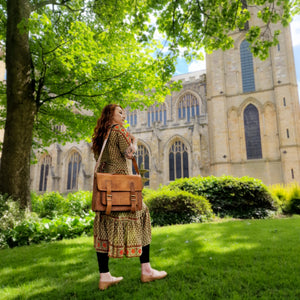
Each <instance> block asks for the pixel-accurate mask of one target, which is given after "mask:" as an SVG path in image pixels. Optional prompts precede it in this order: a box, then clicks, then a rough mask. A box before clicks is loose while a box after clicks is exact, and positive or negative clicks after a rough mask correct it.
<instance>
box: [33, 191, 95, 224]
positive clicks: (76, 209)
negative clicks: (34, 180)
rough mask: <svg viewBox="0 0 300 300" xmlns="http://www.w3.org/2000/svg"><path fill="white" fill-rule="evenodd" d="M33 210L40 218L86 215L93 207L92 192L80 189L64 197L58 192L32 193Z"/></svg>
mask: <svg viewBox="0 0 300 300" xmlns="http://www.w3.org/2000/svg"><path fill="white" fill-rule="evenodd" d="M31 202H32V211H33V212H35V213H37V214H38V216H39V217H40V218H48V219H53V218H54V217H56V216H58V215H64V214H65V215H69V216H80V217H84V216H85V215H86V214H88V213H89V210H90V209H91V207H92V193H91V192H90V191H78V192H75V193H69V194H67V195H66V197H63V196H62V195H61V194H60V193H58V192H50V193H45V194H41V195H37V194H36V193H31Z"/></svg>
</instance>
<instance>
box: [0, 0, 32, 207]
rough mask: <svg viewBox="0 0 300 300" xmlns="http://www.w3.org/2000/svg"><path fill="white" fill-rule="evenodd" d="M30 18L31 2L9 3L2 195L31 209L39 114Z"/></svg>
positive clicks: (0, 171) (0, 175) (0, 168)
mask: <svg viewBox="0 0 300 300" xmlns="http://www.w3.org/2000/svg"><path fill="white" fill-rule="evenodd" d="M29 16H30V5H29V1H28V0H7V33H6V69H7V116H6V123H5V132H4V141H3V149H2V158H1V166H0V192H1V193H3V194H4V193H7V194H8V195H10V196H12V197H13V198H14V199H15V200H17V201H20V207H21V208H23V209H24V208H25V207H29V208H30V207H31V200H30V154H31V147H32V131H33V124H34V119H35V115H36V112H37V107H36V103H35V100H34V82H33V74H32V72H33V70H32V68H31V54H30V49H29V36H28V32H27V29H26V28H23V29H20V28H18V25H19V24H20V22H21V21H22V24H24V21H25V22H27V21H28V18H29Z"/></svg>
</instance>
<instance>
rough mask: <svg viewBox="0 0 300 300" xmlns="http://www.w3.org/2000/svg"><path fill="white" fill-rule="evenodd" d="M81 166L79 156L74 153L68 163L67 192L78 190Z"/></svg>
mask: <svg viewBox="0 0 300 300" xmlns="http://www.w3.org/2000/svg"><path fill="white" fill-rule="evenodd" d="M80 166H81V156H80V154H79V153H77V152H74V153H73V154H72V155H71V157H70V159H69V163H68V181H67V190H75V189H77V188H78V173H79V170H80Z"/></svg>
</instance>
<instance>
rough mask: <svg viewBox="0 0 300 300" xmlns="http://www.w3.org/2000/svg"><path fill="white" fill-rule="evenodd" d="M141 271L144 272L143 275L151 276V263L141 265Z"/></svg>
mask: <svg viewBox="0 0 300 300" xmlns="http://www.w3.org/2000/svg"><path fill="white" fill-rule="evenodd" d="M141 271H142V274H148V275H150V274H151V272H152V268H151V265H150V263H149V262H148V263H143V264H141Z"/></svg>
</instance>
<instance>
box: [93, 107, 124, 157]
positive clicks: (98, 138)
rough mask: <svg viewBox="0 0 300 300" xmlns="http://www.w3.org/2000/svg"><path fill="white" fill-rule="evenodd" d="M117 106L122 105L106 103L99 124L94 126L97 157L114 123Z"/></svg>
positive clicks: (94, 144) (94, 148)
mask: <svg viewBox="0 0 300 300" xmlns="http://www.w3.org/2000/svg"><path fill="white" fill-rule="evenodd" d="M117 107H121V106H120V105H119V104H108V105H106V106H105V107H104V108H103V110H102V112H101V116H100V118H99V119H98V120H97V125H96V127H95V128H94V133H93V136H92V143H93V144H92V151H93V152H94V156H95V157H96V156H98V155H99V154H100V151H101V148H102V145H103V142H104V140H105V137H106V135H107V132H108V129H109V127H110V126H111V124H112V121H113V116H114V112H115V109H116V108H117ZM121 108H122V107H121Z"/></svg>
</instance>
